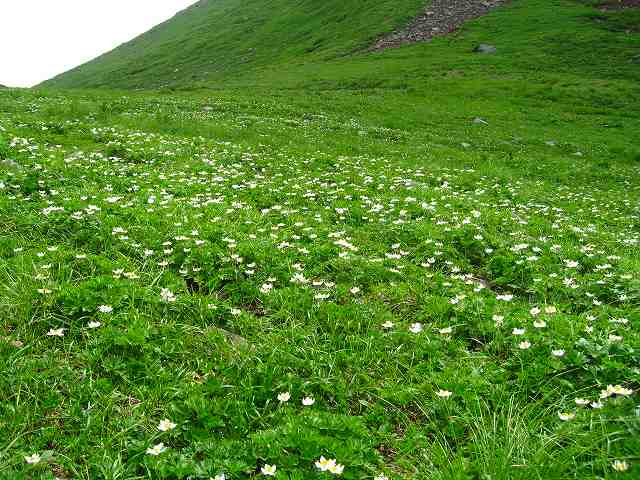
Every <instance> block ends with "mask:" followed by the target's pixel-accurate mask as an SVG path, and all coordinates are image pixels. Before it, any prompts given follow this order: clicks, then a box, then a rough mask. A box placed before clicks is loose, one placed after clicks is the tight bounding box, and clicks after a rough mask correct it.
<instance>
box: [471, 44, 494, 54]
mask: <svg viewBox="0 0 640 480" xmlns="http://www.w3.org/2000/svg"><path fill="white" fill-rule="evenodd" d="M473 51H474V52H476V53H486V54H491V53H496V52H497V51H498V49H497V48H496V47H494V46H493V45H489V44H487V43H481V44H480V45H478V46H477V47H476V48H474V49H473Z"/></svg>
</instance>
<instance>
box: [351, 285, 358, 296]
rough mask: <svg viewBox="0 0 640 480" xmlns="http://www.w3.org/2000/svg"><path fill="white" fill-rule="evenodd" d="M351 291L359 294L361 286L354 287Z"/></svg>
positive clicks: (353, 293)
mask: <svg viewBox="0 0 640 480" xmlns="http://www.w3.org/2000/svg"><path fill="white" fill-rule="evenodd" d="M349 292H351V294H352V295H357V294H358V293H360V287H353V288H352V289H351V290H349Z"/></svg>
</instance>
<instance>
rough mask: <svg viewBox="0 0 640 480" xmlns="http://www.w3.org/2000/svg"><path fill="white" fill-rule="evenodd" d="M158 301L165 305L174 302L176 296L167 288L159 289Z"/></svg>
mask: <svg viewBox="0 0 640 480" xmlns="http://www.w3.org/2000/svg"><path fill="white" fill-rule="evenodd" d="M160 300H162V301H163V302H165V303H171V302H175V301H176V296H175V295H174V294H173V292H172V291H171V290H169V289H168V288H162V289H160Z"/></svg>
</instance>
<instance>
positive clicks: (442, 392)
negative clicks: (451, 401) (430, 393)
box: [436, 390, 453, 398]
mask: <svg viewBox="0 0 640 480" xmlns="http://www.w3.org/2000/svg"><path fill="white" fill-rule="evenodd" d="M436 395H437V396H438V397H440V398H449V397H450V396H451V395H453V392H450V391H449V390H438V391H437V392H436Z"/></svg>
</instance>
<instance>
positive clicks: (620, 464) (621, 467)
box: [611, 460, 629, 472]
mask: <svg viewBox="0 0 640 480" xmlns="http://www.w3.org/2000/svg"><path fill="white" fill-rule="evenodd" d="M611 468H613V469H614V470H615V471H616V472H626V471H627V470H628V469H629V464H628V463H627V462H625V461H620V460H615V461H614V462H613V463H612V464H611Z"/></svg>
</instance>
